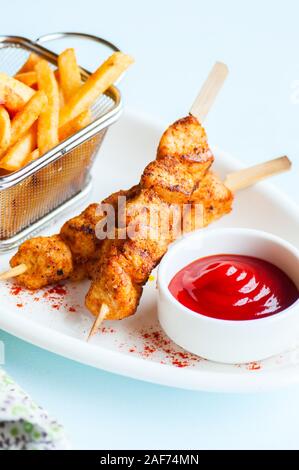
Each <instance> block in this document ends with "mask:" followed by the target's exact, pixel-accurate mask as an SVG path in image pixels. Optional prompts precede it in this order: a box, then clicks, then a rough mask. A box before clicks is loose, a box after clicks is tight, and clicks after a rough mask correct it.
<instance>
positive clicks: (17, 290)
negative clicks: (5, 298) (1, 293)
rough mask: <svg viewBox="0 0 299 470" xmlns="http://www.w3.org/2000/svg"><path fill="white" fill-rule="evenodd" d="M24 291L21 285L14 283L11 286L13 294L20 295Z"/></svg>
mask: <svg viewBox="0 0 299 470" xmlns="http://www.w3.org/2000/svg"><path fill="white" fill-rule="evenodd" d="M22 291H23V288H22V287H21V286H16V285H12V286H11V288H10V293H11V295H19V294H20V292H22Z"/></svg>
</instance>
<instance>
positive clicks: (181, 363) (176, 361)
mask: <svg viewBox="0 0 299 470" xmlns="http://www.w3.org/2000/svg"><path fill="white" fill-rule="evenodd" d="M171 363H172V365H174V366H177V367H188V366H189V365H190V364H189V362H188V361H179V359H173V360H172V361H171Z"/></svg>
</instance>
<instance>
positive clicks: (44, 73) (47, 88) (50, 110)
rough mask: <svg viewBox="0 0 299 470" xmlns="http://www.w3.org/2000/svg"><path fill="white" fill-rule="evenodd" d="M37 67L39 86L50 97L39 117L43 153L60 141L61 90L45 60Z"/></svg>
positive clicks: (40, 142) (40, 148)
mask: <svg viewBox="0 0 299 470" xmlns="http://www.w3.org/2000/svg"><path fill="white" fill-rule="evenodd" d="M35 69H36V73H37V83H38V88H39V90H43V91H44V92H45V94H46V95H47V98H48V103H47V105H46V106H45V107H44V110H43V111H42V113H41V114H40V117H39V119H38V129H37V142H38V148H39V151H40V153H41V155H42V154H44V153H46V152H47V151H48V150H50V149H51V148H53V147H55V145H57V144H58V142H59V139H58V124H59V90H58V84H57V81H56V78H55V75H54V72H53V70H52V69H51V68H50V65H49V64H48V63H47V62H46V61H45V60H43V61H40V62H38V64H37V65H36V67H35Z"/></svg>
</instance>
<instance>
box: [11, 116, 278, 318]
mask: <svg viewBox="0 0 299 470" xmlns="http://www.w3.org/2000/svg"><path fill="white" fill-rule="evenodd" d="M212 161H213V157H212V154H211V152H210V151H209V149H208V146H207V143H206V137H205V133H204V131H203V128H202V127H201V126H200V124H199V123H198V121H197V120H196V119H195V118H192V117H188V118H185V119H183V120H180V121H178V122H177V123H175V124H174V125H173V126H170V128H169V129H168V130H167V131H166V132H165V134H164V135H163V137H162V139H161V142H160V145H159V150H158V158H157V160H156V161H155V162H152V163H151V164H149V165H148V166H147V168H146V169H145V171H144V173H143V175H142V178H141V182H140V184H139V185H138V186H137V187H135V188H133V189H132V190H131V191H129V193H128V195H129V198H128V201H127V207H128V209H130V210H129V211H128V213H129V214H130V216H129V218H130V220H131V222H132V219H133V220H134V218H135V219H137V221H138V218H139V217H140V207H144V205H145V206H147V207H148V206H149V205H154V204H157V205H158V206H159V207H160V208H161V207H162V206H163V210H164V212H165V213H167V211H169V207H170V205H171V204H172V203H173V202H175V203H179V204H183V203H185V202H191V203H198V202H200V203H201V204H203V207H204V216H203V224H202V225H207V224H208V223H210V222H211V221H213V220H215V219H216V218H218V217H219V216H221V215H222V214H223V213H226V212H228V211H229V210H230V207H231V202H232V196H231V193H230V191H229V190H228V189H227V188H225V186H224V185H223V184H222V183H221V182H220V181H219V180H218V179H217V178H216V177H215V176H214V175H212V174H211V173H210V172H209V171H208V169H209V167H210V165H211V163H212ZM281 163H283V166H284V165H285V163H286V161H285V160H284V161H280V164H281ZM276 164H277V163H276ZM271 168H272V165H270V169H271ZM276 170H277V171H279V170H281V168H280V167H279V168H276ZM271 171H272V172H273V171H275V170H271ZM268 172H269V168H267V171H266V172H265V171H264V172H261V168H260V169H258V171H257V170H256V169H255V170H254V171H252V170H251V171H250V175H251V176H250V177H251V181H249V182H253V181H254V180H255V179H256V178H257V177H259V176H261V175H262V176H266V175H267V173H268ZM233 176H234V175H231V180H232V179H233V180H234V184H236V181H238V177H237V176H236V175H235V176H234V178H232V177H233ZM247 184H248V181H247ZM242 185H243V186H244V185H246V172H245V174H244V172H243V174H242V184H241V186H242ZM241 186H240V184H239V187H241ZM115 196H116V195H112V196H111V198H112V200H113V198H114V197H115ZM108 200H109V198H108ZM142 204H143V206H142ZM132 209H133V210H132ZM136 209H137V211H136ZM83 214H84V216H83V218H84V219H85V224H84V223H83V225H82V220H81V222H80V217H79V218H75V219H72V221H70V222H68V223H67V224H65V226H64V228H63V229H62V231H61V235H60V236H57V235H56V236H54V237H48V238H50V241H52V246H50V245H51V242H50V245H49V246H48V248H51V249H50V250H49V251H48V252H51V251H53V253H54V256H55V252H56V253H57V256H58V257H59V251H63V249H64V251H65V256H64V257H62V258H64V260H65V262H66V264H67V261H68V265H69V268H68V270H67V269H65V270H64V271H65V273H64V275H66V273H67V271H72V270H73V267H72V262H73V259H72V256H73V257H74V260H75V262H76V263H77V266H79V265H80V264H81V266H84V263H86V262H89V261H91V259H90V257H91V258H93V259H92V261H95V267H96V276H95V280H94V282H93V284H92V286H91V289H90V291H89V293H88V295H87V306H88V307H89V308H90V310H91V311H92V312H93V313H96V310H97V309H98V305H99V301H100V303H101V304H102V308H100V312H101V314H100V315H99V317H98V318H99V319H102V318H103V317H104V316H106V317H108V318H110V316H111V315H112V317H113V318H123V317H125V316H128V315H129V314H132V313H134V311H135V309H136V307H137V305H138V301H139V298H140V295H141V291H142V285H143V284H144V282H146V280H147V278H148V275H149V273H150V271H151V269H152V268H153V267H154V266H155V265H156V264H157V263H158V262H159V260H160V258H161V256H163V254H164V253H165V251H166V249H167V246H168V244H169V243H170V242H171V241H172V238H171V236H170V237H169V236H167V237H162V238H160V239H158V240H154V241H153V240H151V239H143V238H142V237H141V238H140V237H139V236H138V237H137V238H136V237H135V239H129V240H120V239H119V237H116V240H114V241H111V240H106V241H104V242H103V243H102V244H101V249H99V247H95V246H94V243H95V242H96V239H95V238H94V228H92V227H91V226H92V222H91V220H93V221H94V216H95V208H94V207H93V205H92V206H89V208H88V209H87V212H86V211H84V213H83ZM81 218H82V215H81ZM78 219H79V220H78ZM88 220H89V224H88V223H87V225H86V221H88ZM80 223H81V226H80ZM140 223H142V222H141V221H140V220H139V224H140ZM191 226H192V227H191ZM191 226H190V227H191V228H193V223H191ZM74 228H75V230H74ZM76 228H79V230H76ZM80 234H81V243H80V242H79V243H78V241H79V240H80V236H79V237H78V236H76V235H80ZM83 234H87V235H89V238H88V237H87V238H88V240H83V243H82V235H83ZM63 237H64V238H65V239H67V240H68V241H69V247H68V245H67V244H66V243H65V242H64V240H63ZM51 238H52V240H51ZM39 240H45V238H44V239H42V237H38V238H37V239H35V242H34V240H31V241H30V242H33V243H35V244H36V249H37V250H39V249H40V247H39ZM48 241H49V240H48ZM86 241H87V243H85V242H86ZM26 243H27V244H28V243H29V241H28V242H25V244H23V250H22V247H21V248H20V250H19V257H18V254H17V255H16V257H14V258H13V259H14V261H15V263H16V262H17V260H18V259H19V258H20V257H21V258H22V256H23V258H24V255H25V254H26V249H24V248H26V247H25V245H26ZM59 245H60V246H59ZM82 245H83V246H82ZM76 247H77V248H78V250H77V252H76ZM71 250H72V251H71ZM31 251H32V250H31ZM74 251H75V253H73V252H74ZM82 251H83V252H82ZM27 252H28V250H27ZM95 253H97V257H99V258H100V260H99V261H98V262H97V261H96V260H95ZM140 253H142V255H140ZM138 257H139V259H140V263H139V265H138ZM25 258H26V256H25ZM32 258H33V259H36V257H34V256H32ZM60 258H61V257H60ZM46 261H47V260H46ZM82 261H83V262H82ZM110 261H111V263H110ZM60 262H61V261H60ZM80 262H81V263H80ZM107 263H108V264H107ZM12 264H13V263H12ZM27 264H28V262H27ZM29 264H30V263H29ZM34 264H35V261H34V262H33V265H34ZM54 265H55V263H54ZM103 267H104V268H103ZM124 267H125V268H126V269H124ZM20 268H21V266H17V267H16V268H15V269H20ZM106 268H107V270H106ZM109 268H110V269H109ZM31 269H32V267H31ZM103 269H104V270H106V274H107V273H108V272H109V273H110V274H111V275H112V277H111V276H110V278H109V279H110V280H112V279H113V274H114V276H115V275H116V276H117V277H118V280H120V284H121V285H120V286H117V285H116V284H114V286H113V288H112V289H110V291H111V292H112V293H114V294H115V298H114V299H113V298H110V299H109V302H108V301H107V303H105V302H103V298H105V299H106V297H105V295H104V297H103V293H101V283H99V279H100V278H101V277H102V274H101V275H99V273H102V271H103ZM111 269H112V271H111ZM61 271H63V269H60V270H59V269H58V270H57V272H56V276H59V275H61V274H60V272H61ZM28 272H29V274H30V269H28ZM117 273H118V274H117ZM33 277H34V276H33ZM108 277H109V275H108ZM128 277H130V278H131V282H129V280H128ZM46 278H47V276H46ZM105 278H106V276H105ZM20 280H21V279H20ZM57 280H59V278H58V279H57V278H56V277H55V276H54V279H53V282H57ZM106 280H107V278H106ZM27 281H28V279H27ZM43 282H45V280H43ZM23 283H25V284H26V282H24V279H23ZM30 287H31V288H32V287H34V286H32V285H30ZM106 287H108V285H107V283H106ZM106 287H105V289H106ZM107 292H108V293H109V289H108V290H107ZM111 292H110V294H111ZM124 293H125V298H123V299H122V302H121V301H120V300H121V297H122V295H123V294H124ZM112 297H113V296H112ZM99 299H100V300H99ZM124 300H129V303H128V306H126V305H125V303H126V302H124ZM107 304H108V305H109V308H108V305H107ZM124 305H125V306H126V307H127V308H124ZM116 310H117V311H116ZM117 312H118V313H117Z"/></svg>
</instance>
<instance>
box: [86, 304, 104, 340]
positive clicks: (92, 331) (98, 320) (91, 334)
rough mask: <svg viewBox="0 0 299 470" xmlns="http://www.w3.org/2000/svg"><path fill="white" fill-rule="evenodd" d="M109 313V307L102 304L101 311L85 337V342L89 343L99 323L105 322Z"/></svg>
mask: <svg viewBox="0 0 299 470" xmlns="http://www.w3.org/2000/svg"><path fill="white" fill-rule="evenodd" d="M108 313H109V307H108V306H107V305H106V304H102V306H101V310H100V313H99V314H98V316H97V317H96V319H95V321H94V322H93V325H92V327H91V330H90V332H89V335H88V337H87V340H86V341H89V340H90V338H91V337H92V336H93V335H95V334H96V332H97V331H98V329H99V327H100V325H101V323H102V322H103V321H104V320H105V318H106V317H107V315H108Z"/></svg>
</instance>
